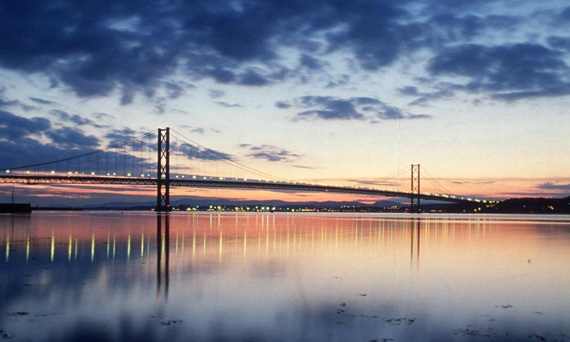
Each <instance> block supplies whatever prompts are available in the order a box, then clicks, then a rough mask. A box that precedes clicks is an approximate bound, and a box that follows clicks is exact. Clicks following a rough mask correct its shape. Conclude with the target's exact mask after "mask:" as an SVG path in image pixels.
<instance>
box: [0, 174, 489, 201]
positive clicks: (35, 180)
mask: <svg viewBox="0 0 570 342" xmlns="http://www.w3.org/2000/svg"><path fill="white" fill-rule="evenodd" d="M0 183H16V184H18V183H19V184H108V185H153V186H156V185H157V182H156V179H155V178H150V177H148V178H145V177H118V176H89V175H65V176H58V175H41V176H36V175H15V174H13V175H0ZM170 186H171V187H177V186H183V187H201V188H231V189H258V190H277V191H301V192H329V193H342V194H358V195H368V196H388V197H406V198H411V197H412V196H413V194H412V193H411V192H406V191H394V190H385V189H375V188H368V187H349V186H337V185H320V184H309V183H299V182H287V181H263V180H243V179H239V178H238V179H235V178H224V177H220V178H218V177H203V176H184V177H181V176H178V177H176V178H173V179H170ZM419 197H420V199H421V200H432V201H433V200H436V201H444V202H453V203H473V202H483V203H487V202H489V201H487V200H480V199H474V198H465V197H461V196H454V195H446V194H430V193H422V194H420V195H419Z"/></svg>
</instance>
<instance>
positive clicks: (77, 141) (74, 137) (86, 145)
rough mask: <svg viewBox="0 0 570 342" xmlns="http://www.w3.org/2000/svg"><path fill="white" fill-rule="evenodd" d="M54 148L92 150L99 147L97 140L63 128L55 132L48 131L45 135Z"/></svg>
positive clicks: (77, 130) (79, 131)
mask: <svg viewBox="0 0 570 342" xmlns="http://www.w3.org/2000/svg"><path fill="white" fill-rule="evenodd" d="M45 134H46V136H48V137H49V138H50V139H51V140H52V142H53V143H54V144H55V146H56V147H58V148H60V149H63V150H77V149H81V150H94V149H96V148H97V147H98V146H99V139H97V138H96V137H94V136H92V135H89V136H86V135H85V134H84V133H83V132H82V131H81V130H79V129H75V128H70V127H63V128H59V129H56V130H49V131H47V132H46V133H45Z"/></svg>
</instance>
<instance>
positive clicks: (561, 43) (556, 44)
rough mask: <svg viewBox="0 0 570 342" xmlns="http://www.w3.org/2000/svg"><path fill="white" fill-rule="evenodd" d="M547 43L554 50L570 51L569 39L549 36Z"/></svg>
mask: <svg viewBox="0 0 570 342" xmlns="http://www.w3.org/2000/svg"><path fill="white" fill-rule="evenodd" d="M547 41H548V44H549V45H550V46H551V47H553V48H555V49H563V50H566V51H570V37H560V36H550V37H548V39H547Z"/></svg>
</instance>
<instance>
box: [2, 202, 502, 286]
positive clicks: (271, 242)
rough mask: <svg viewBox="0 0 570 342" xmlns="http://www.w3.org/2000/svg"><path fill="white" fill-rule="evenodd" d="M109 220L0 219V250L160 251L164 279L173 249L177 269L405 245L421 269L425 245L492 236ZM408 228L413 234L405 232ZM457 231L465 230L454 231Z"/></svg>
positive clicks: (427, 222)
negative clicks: (226, 261)
mask: <svg viewBox="0 0 570 342" xmlns="http://www.w3.org/2000/svg"><path fill="white" fill-rule="evenodd" d="M112 215H115V214H114V213H111V214H109V213H74V214H73V215H68V214H53V213H36V214H34V216H33V217H27V216H3V217H0V222H1V223H2V225H3V229H1V230H0V234H1V235H0V239H1V241H0V244H2V245H3V246H2V247H1V248H2V249H4V251H5V253H4V258H5V261H6V262H10V261H13V258H23V259H24V261H25V262H28V261H30V259H32V258H34V259H35V258H41V259H42V260H44V261H46V260H47V261H49V262H61V261H62V260H65V261H67V262H69V263H73V262H81V263H85V262H90V263H95V262H105V261H115V262H124V263H130V262H133V259H135V258H136V257H137V256H138V257H139V258H140V260H141V261H145V259H146V258H148V257H152V254H153V253H152V251H153V250H155V254H156V262H157V266H158V267H159V271H161V269H160V267H161V264H162V262H163V261H164V262H165V272H166V273H165V274H164V275H167V274H168V267H166V266H168V263H169V262H170V250H171V248H173V249H174V250H173V252H174V256H175V257H176V258H177V259H176V263H177V264H179V263H181V264H185V263H197V264H199V263H201V262H206V263H208V264H212V263H214V262H215V263H218V264H221V263H223V262H224V259H225V258H226V256H227V257H231V258H235V256H236V255H241V256H242V258H255V257H267V256H294V255H296V254H301V253H305V254H306V253H316V252H319V253H322V252H326V253H333V254H339V253H342V252H343V251H351V252H354V251H357V250H359V249H360V250H362V251H366V252H367V253H368V252H371V251H372V252H374V251H382V250H384V249H386V248H395V247H397V246H401V245H402V244H404V243H405V241H408V244H410V245H409V246H411V247H410V259H411V260H414V261H415V263H416V266H417V267H419V257H420V246H421V245H426V244H430V243H437V242H442V241H443V242H445V241H447V240H448V239H454V238H455V236H456V234H462V235H465V234H467V235H468V236H470V235H472V234H474V235H475V236H477V235H480V234H485V232H486V231H487V230H489V229H491V224H490V222H489V221H487V220H485V219H478V220H473V219H470V220H466V221H465V222H462V221H451V220H447V219H438V218H437V217H423V218H419V217H414V218H405V217H395V216H394V217H391V216H382V217H375V216H371V215H368V216H366V215H363V216H360V217H354V216H351V215H346V216H344V215H329V216H319V215H316V216H313V215H311V214H296V215H292V214H250V213H237V214H236V213H231V214H230V213H220V214H219V213H210V214H206V213H192V214H187V213H152V214H151V213H125V214H121V215H122V216H123V218H124V217H126V218H128V220H127V222H128V224H127V225H125V222H124V220H123V218H122V219H121V222H120V223H117V224H118V225H115V224H113V222H115V220H114V219H113V218H112ZM152 216H156V218H155V224H150V222H152V221H151V220H149V218H150V217H152ZM62 218H63V219H64V220H63V222H61V221H62ZM55 222H57V224H55V225H52V223H55ZM98 223H103V224H100V225H98ZM172 225H174V226H173V227H171V226H172ZM405 226H407V227H409V229H402V228H403V227H405ZM456 226H457V227H460V228H461V229H460V230H457V231H456ZM465 226H467V227H465ZM8 227H11V228H8ZM465 228H467V230H465ZM0 246H1V245H0ZM157 274H158V275H162V273H161V272H158V273H157ZM166 278H168V277H166Z"/></svg>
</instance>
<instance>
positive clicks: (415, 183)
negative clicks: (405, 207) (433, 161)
mask: <svg viewBox="0 0 570 342" xmlns="http://www.w3.org/2000/svg"><path fill="white" fill-rule="evenodd" d="M411 190H412V195H411V197H410V200H411V202H410V212H411V213H412V214H419V213H420V164H412V189H411Z"/></svg>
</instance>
